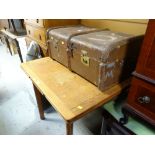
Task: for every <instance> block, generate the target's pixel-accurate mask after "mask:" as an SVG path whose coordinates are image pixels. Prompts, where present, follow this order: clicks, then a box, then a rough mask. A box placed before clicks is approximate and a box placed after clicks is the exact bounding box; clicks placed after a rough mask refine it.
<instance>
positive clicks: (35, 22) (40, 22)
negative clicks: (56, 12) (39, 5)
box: [25, 19, 44, 27]
mask: <svg viewBox="0 0 155 155" xmlns="http://www.w3.org/2000/svg"><path fill="white" fill-rule="evenodd" d="M25 23H28V24H33V25H36V26H41V27H44V21H43V19H25Z"/></svg>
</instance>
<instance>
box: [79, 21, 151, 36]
mask: <svg viewBox="0 0 155 155" xmlns="http://www.w3.org/2000/svg"><path fill="white" fill-rule="evenodd" d="M147 22H148V20H147V19H139V20H138V19H117V20H116V19H115V20H114V19H106V20H105V19H83V20H81V23H82V24H83V25H86V26H92V27H93V26H94V27H98V28H109V29H110V30H112V31H118V32H123V33H128V34H134V35H140V34H144V33H145V31H146V27H147Z"/></svg>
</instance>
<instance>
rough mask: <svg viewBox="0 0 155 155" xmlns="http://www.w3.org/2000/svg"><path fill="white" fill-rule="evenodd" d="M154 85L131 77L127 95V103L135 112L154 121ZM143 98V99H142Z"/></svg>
mask: <svg viewBox="0 0 155 155" xmlns="http://www.w3.org/2000/svg"><path fill="white" fill-rule="evenodd" d="M154 94H155V86H154V85H151V84H149V83H147V82H145V81H143V80H140V79H137V78H133V80H132V86H131V89H130V92H129V95H128V104H129V105H130V106H131V107H132V108H133V109H135V110H136V111H137V112H136V113H140V114H141V115H143V117H146V118H148V119H153V120H154V122H155V95H154ZM144 97H147V98H144ZM144 99H145V100H144Z"/></svg>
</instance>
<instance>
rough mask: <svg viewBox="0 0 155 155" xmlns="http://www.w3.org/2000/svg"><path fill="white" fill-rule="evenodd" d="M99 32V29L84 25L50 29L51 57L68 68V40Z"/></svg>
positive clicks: (48, 35)
mask: <svg viewBox="0 0 155 155" xmlns="http://www.w3.org/2000/svg"><path fill="white" fill-rule="evenodd" d="M98 30H99V29H96V28H91V27H87V26H83V25H74V26H66V27H64V26H63V27H55V28H51V29H49V30H48V32H47V37H48V49H49V55H50V57H52V58H53V59H55V60H56V61H58V62H60V63H61V64H63V65H65V66H67V67H68V54H67V52H68V51H67V49H68V40H70V38H71V37H73V36H76V35H80V34H84V33H88V32H93V31H98Z"/></svg>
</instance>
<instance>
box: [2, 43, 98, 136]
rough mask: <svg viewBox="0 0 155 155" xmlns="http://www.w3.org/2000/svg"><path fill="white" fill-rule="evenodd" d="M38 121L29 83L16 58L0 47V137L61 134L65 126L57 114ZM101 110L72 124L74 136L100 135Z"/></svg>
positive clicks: (47, 115)
mask: <svg viewBox="0 0 155 155" xmlns="http://www.w3.org/2000/svg"><path fill="white" fill-rule="evenodd" d="M45 117H46V119H45V120H40V119H39V115H38V109H37V104H36V100H35V96H34V91H33V87H32V83H31V81H30V80H29V78H28V77H27V76H26V75H25V74H24V72H23V71H22V70H21V68H20V61H19V57H18V55H14V56H11V55H10V54H9V53H8V51H7V49H6V47H5V46H3V45H2V44H0V134H1V135H64V134H65V133H66V132H65V123H64V121H63V119H62V117H61V116H60V115H59V114H58V113H57V112H56V111H53V112H51V113H46V114H45ZM100 126H101V109H98V110H96V111H94V112H92V113H90V114H88V115H87V116H85V117H84V118H82V119H80V120H78V121H76V122H75V123H74V134H75V135H92V134H99V133H100Z"/></svg>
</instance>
